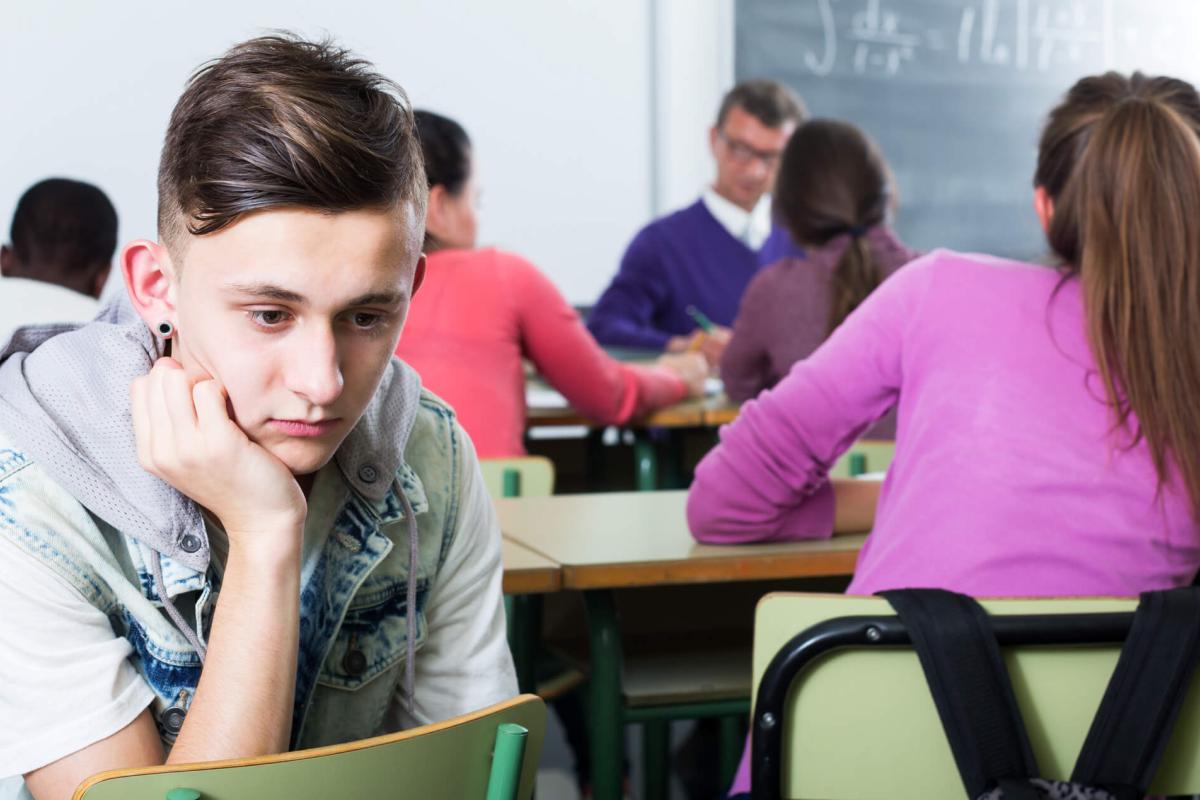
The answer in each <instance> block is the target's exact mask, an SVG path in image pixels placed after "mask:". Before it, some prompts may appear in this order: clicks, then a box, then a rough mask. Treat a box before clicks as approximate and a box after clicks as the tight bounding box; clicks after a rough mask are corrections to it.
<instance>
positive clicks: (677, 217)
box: [588, 80, 805, 365]
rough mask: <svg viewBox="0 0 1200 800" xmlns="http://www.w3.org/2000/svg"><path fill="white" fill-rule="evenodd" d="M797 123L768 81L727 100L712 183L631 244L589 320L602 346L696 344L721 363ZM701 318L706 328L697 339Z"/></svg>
mask: <svg viewBox="0 0 1200 800" xmlns="http://www.w3.org/2000/svg"><path fill="white" fill-rule="evenodd" d="M804 117H805V110H804V105H803V104H802V103H801V102H800V99H799V98H798V97H796V95H795V94H793V93H792V91H791V90H790V89H788V88H787V87H786V86H784V85H782V84H780V83H777V82H775V81H766V80H755V81H746V82H744V83H740V84H738V85H737V86H735V87H733V89H731V90H730V91H729V93H728V94H726V95H725V98H724V99H723V100H722V101H721V107H720V109H719V110H718V112H717V121H716V124H714V125H713V127H712V128H711V129H710V130H709V147H710V149H711V150H712V154H713V160H714V161H715V163H716V168H717V176H716V179H715V180H714V181H713V184H712V186H710V187H709V188H708V189H706V190H705V192H704V194H703V195H702V196H701V197H700V199H699V200H697V201H696V202H695V203H693V204H692V205H690V206H688V207H687V208H684V209H682V210H680V211H676V212H674V213H673V214H668V215H667V216H665V217H662V218H660V219H657V220H655V221H654V222H651V223H650V224H649V225H647V226H646V227H645V228H643V229H642V230H641V231H640V232H639V233H638V234H637V236H635V237H634V239H633V241H632V242H631V243H630V244H629V248H628V249H627V250H626V251H625V255H624V257H622V259H621V266H620V268H619V270H618V271H617V274H616V276H615V277H614V278H613V280H612V283H611V284H610V285H609V287H608V289H606V290H605V292H604V294H603V295H601V296H600V300H599V301H598V302H597V303H596V306H595V308H593V309H592V313H591V315H590V317H589V319H588V328H589V329H590V330H591V331H592V334H593V335H594V336H595V337H596V339H597V340H598V341H600V343H601V344H606V345H617V346H625V347H639V348H647V349H653V350H667V351H671V352H678V351H681V350H687V349H689V348H690V347H692V346H693V340H694V339H695V343H696V344H698V345H699V346H700V349H701V351H702V352H703V353H704V355H705V356H706V357H707V358H708V359H709V363H711V364H714V365H715V364H716V363H717V362H719V361H720V356H721V351H722V350H723V349H724V344H725V342H727V341H728V340H729V326H731V325H732V324H733V319H734V317H735V316H737V310H738V304H739V303H740V302H741V298H742V293H743V292H744V291H745V290H746V286H747V284H749V282H750V278H752V277H753V276H754V273H755V272H756V271H757V270H758V267H759V256H758V251H759V249H760V248H761V247H762V246H763V243H764V242H765V241H766V240H767V237H768V236H769V235H771V200H770V196H769V195H768V192H770V191H771V187H772V185H773V184H774V183H775V173H776V171H777V170H778V167H779V156H780V154H781V153H782V152H783V146H784V145H785V144H786V143H787V140H788V137H789V136H791V134H792V131H793V130H794V129H795V127H796V125H798V124H799V123H800V122H801V121H802V120H803V118H804ZM689 307H692V308H694V309H695V311H698V312H700V315H703V317H699V315H696V314H695V313H694V312H689ZM698 319H705V324H706V325H707V323H708V322H711V323H713V325H712V327H710V329H709V330H707V331H702V330H700V329H699V328H698V327H697V324H698Z"/></svg>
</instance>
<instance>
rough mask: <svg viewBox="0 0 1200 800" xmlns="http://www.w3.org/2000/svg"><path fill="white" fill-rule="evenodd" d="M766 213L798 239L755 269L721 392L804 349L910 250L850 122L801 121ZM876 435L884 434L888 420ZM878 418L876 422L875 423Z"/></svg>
mask: <svg viewBox="0 0 1200 800" xmlns="http://www.w3.org/2000/svg"><path fill="white" fill-rule="evenodd" d="M773 204H774V212H775V217H776V219H778V220H779V221H780V222H781V223H782V224H783V227H784V228H785V229H786V230H787V231H788V232H789V233H790V234H791V237H792V239H793V240H794V241H795V242H797V243H799V244H800V245H802V246H803V248H804V249H803V251H800V252H797V253H795V254H794V255H788V256H785V257H783V258H781V259H779V260H778V261H777V262H775V263H774V264H772V265H771V266H769V267H767V268H765V269H763V270H762V271H760V272H759V273H758V274H757V275H755V276H754V280H752V281H751V282H750V286H749V287H748V288H747V289H746V294H745V295H744V296H743V297H742V305H741V308H740V309H739V311H738V316H737V320H736V321H735V322H734V325H733V336H732V338H731V339H730V340H729V344H728V346H727V347H726V348H725V353H724V354H723V355H722V357H721V378H722V379H723V380H724V381H725V392H726V394H728V395H729V397H730V399H732V400H735V401H737V402H744V401H746V400H749V399H750V398H752V397H754V396H755V395H757V394H758V393H759V392H761V391H762V390H763V389H769V388H770V387H772V386H774V385H775V384H776V383H778V382H779V380H780V379H781V378H783V376H784V375H786V374H787V373H788V370H790V369H791V367H792V364H794V363H796V362H797V361H799V360H800V359H802V358H806V357H807V356H808V355H809V354H811V353H812V352H813V351H814V350H816V349H817V347H818V346H819V345H820V344H821V342H823V341H825V337H826V336H828V335H829V332H830V331H832V330H833V329H835V328H836V327H837V326H838V325H840V324H841V323H842V320H844V319H845V318H846V316H847V315H848V314H849V313H850V312H851V311H853V310H854V309H855V308H857V307H858V305H859V304H860V303H862V301H863V300H865V299H866V297H867V295H868V294H870V293H871V292H872V291H874V289H875V288H876V287H878V286H879V284H880V283H882V282H883V280H884V279H885V278H887V277H888V276H889V275H891V274H892V273H893V272H895V271H896V270H897V269H899V268H900V266H901V265H903V264H904V263H906V262H908V261H911V260H912V259H913V258H915V257H916V255H917V254H916V253H915V252H914V251H912V250H910V249H909V248H907V247H905V246H904V244H903V243H902V242H901V241H900V240H899V239H898V238H897V237H896V234H895V233H894V232H893V231H892V229H891V226H890V225H889V224H888V222H889V217H890V216H891V213H892V211H893V210H894V208H895V191H894V180H893V178H892V174H891V170H889V169H888V166H887V163H886V162H885V161H884V159H883V155H882V154H881V153H880V152H879V148H878V147H876V145H875V143H874V142H872V141H871V139H870V138H869V137H868V136H867V135H866V134H865V133H863V132H862V131H861V130H859V129H858V128H857V127H855V126H854V125H851V124H850V123H848V122H839V121H836V120H828V119H813V120H809V121H807V122H803V123H801V124H800V127H798V128H797V129H796V132H795V133H793V134H792V138H791V139H789V140H788V143H787V147H785V148H784V151H783V158H782V161H781V163H780V167H779V176H778V178H776V181H775V196H774V198H773ZM884 422H886V423H888V424H887V425H886V426H884V427H881V426H880V425H877V426H876V428H875V430H874V431H873V434H872V435H873V436H875V437H880V436H883V437H886V438H892V436H894V435H895V423H894V420H884ZM881 425H883V423H881Z"/></svg>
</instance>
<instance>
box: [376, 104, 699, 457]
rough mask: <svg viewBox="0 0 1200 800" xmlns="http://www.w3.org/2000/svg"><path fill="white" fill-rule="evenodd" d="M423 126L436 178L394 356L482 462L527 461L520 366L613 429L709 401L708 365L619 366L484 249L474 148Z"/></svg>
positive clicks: (533, 281) (570, 313)
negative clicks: (419, 281) (416, 294)
mask: <svg viewBox="0 0 1200 800" xmlns="http://www.w3.org/2000/svg"><path fill="white" fill-rule="evenodd" d="M416 118H417V128H418V130H419V132H420V137H421V147H422V149H423V151H424V154H425V171H426V175H427V176H428V179H429V210H428V214H427V218H426V225H425V252H426V253H427V254H428V264H427V268H426V271H425V283H424V284H423V285H422V288H421V297H420V299H419V300H417V301H416V302H415V303H414V304H413V307H412V309H411V310H410V312H409V316H408V322H407V324H406V327H405V331H404V338H403V339H401V340H400V346H399V348H398V349H397V351H396V354H397V355H399V356H400V357H401V358H402V359H404V361H405V363H407V364H409V365H410V366H412V367H413V368H414V369H416V370H417V372H418V373H419V374H420V375H421V379H422V380H423V381H424V382H425V385H426V386H428V387H429V388H430V389H432V390H433V391H435V392H437V394H438V395H439V396H440V397H442V398H444V399H445V400H446V401H447V402H448V403H450V405H451V406H453V407H454V409H455V411H456V412H457V414H458V416H459V418H460V419H461V420H462V424H463V427H464V428H466V430H467V432H468V433H469V434H470V435H471V439H472V440H473V441H474V442H475V447H476V448H477V449H478V452H479V455H480V456H481V457H484V458H495V457H505V456H515V455H521V454H522V453H524V452H525V447H524V444H523V436H524V433H525V373H524V369H523V367H522V363H521V360H522V358H527V359H529V360H530V361H531V362H533V364H534V366H536V367H537V369H538V371H539V372H540V373H541V374H542V375H543V376H544V377H545V378H546V380H547V381H548V382H549V383H550V385H552V386H553V387H554V388H556V389H558V390H559V391H560V392H562V394H563V395H564V396H565V397H566V398H567V400H568V401H569V402H570V403H571V405H572V406H574V407H575V408H576V409H577V410H579V411H580V412H582V413H583V414H585V415H587V416H588V417H591V418H592V419H595V420H596V421H597V422H601V423H604V424H609V425H613V424H620V423H623V422H626V421H627V420H629V419H631V418H633V417H638V416H641V415H643V414H646V413H648V412H650V411H653V410H655V409H657V408H661V407H662V406H666V405H670V404H672V403H677V402H679V401H680V400H682V399H684V398H685V397H687V396H688V394H689V393H690V394H693V395H697V394H701V393H703V391H704V379H705V376H706V374H707V367H706V365H705V362H704V359H703V358H702V357H700V356H699V355H698V354H695V353H678V354H668V355H664V356H662V357H660V358H659V360H658V363H657V365H654V366H631V365H628V364H622V363H620V362H618V361H616V360H615V359H613V358H611V357H609V356H608V355H606V354H605V353H604V351H603V350H601V349H600V347H599V345H597V344H596V342H595V340H594V339H593V338H592V337H591V335H590V334H589V333H588V332H587V329H586V328H585V327H584V326H583V323H582V322H580V320H579V315H578V314H576V313H575V310H574V309H573V308H571V306H570V304H569V303H567V301H566V299H565V298H563V296H562V294H561V293H560V292H559V291H558V289H557V288H555V286H554V284H553V283H551V282H550V279H549V278H547V277H546V276H545V275H543V274H542V273H541V272H540V271H539V270H538V268H537V267H535V266H534V265H533V264H531V263H529V262H528V261H526V260H525V259H523V258H521V257H520V256H517V255H514V254H512V253H507V252H504V251H502V250H496V249H494V248H490V247H485V248H480V247H477V246H476V210H475V205H476V194H477V192H478V187H477V185H476V183H475V181H474V177H473V172H474V166H475V165H474V158H473V155H472V150H471V142H470V139H469V138H468V137H467V133H466V131H464V130H463V128H462V126H460V125H459V124H458V123H457V122H455V121H454V120H452V119H448V118H447V117H443V116H441V115H439V114H434V113H432V112H429V111H417V112H416Z"/></svg>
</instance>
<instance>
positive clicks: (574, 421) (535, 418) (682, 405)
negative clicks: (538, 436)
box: [525, 387, 739, 428]
mask: <svg viewBox="0 0 1200 800" xmlns="http://www.w3.org/2000/svg"><path fill="white" fill-rule="evenodd" d="M526 397H527V402H526V413H525V420H526V424H527V425H528V426H529V427H531V428H535V427H543V428H548V427H564V426H570V427H589V428H594V427H596V423H595V422H594V421H593V420H591V419H588V418H587V417H585V416H583V415H582V414H580V413H579V412H578V411H576V410H575V409H573V408H571V407H570V406H568V405H567V404H566V402H565V401H561V402H560V401H556V400H555V399H554V397H553V395H552V394H549V393H548V392H546V390H545V389H544V388H543V387H534V388H532V389H531V390H530V391H529V392H527V393H526ZM738 409H739V406H738V405H737V404H736V403H734V402H732V401H731V400H730V399H729V398H728V397H726V396H725V393H724V392H721V393H719V394H716V395H712V396H709V397H703V398H691V399H688V400H683V401H681V402H679V403H676V404H675V405H672V406H667V407H666V408H661V409H659V410H658V411H655V412H653V413H652V414H649V415H647V416H645V417H642V418H640V419H638V420H635V421H633V422H631V423H629V424H628V425H627V427H631V428H715V427H718V426H720V425H725V424H727V423H729V422H733V420H734V419H735V418H736V417H737V415H738Z"/></svg>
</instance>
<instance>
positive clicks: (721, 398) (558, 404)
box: [525, 376, 740, 491]
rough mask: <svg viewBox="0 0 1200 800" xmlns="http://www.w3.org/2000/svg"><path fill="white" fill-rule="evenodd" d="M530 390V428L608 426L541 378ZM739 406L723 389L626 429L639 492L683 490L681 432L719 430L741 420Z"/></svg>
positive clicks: (534, 379) (527, 419) (529, 383)
mask: <svg viewBox="0 0 1200 800" xmlns="http://www.w3.org/2000/svg"><path fill="white" fill-rule="evenodd" d="M717 383H719V381H718V382H717ZM525 388H526V391H525V407H526V412H525V422H526V427H528V428H555V427H585V428H590V429H592V430H595V429H597V428H599V427H603V426H600V425H598V424H597V423H596V422H595V421H593V420H591V419H588V418H587V417H585V416H583V415H582V414H580V413H579V412H578V411H576V410H575V409H574V408H571V407H570V406H569V405H568V404H567V401H566V400H565V399H564V398H563V396H562V395H561V394H559V393H558V392H556V391H554V390H553V389H551V388H550V387H549V386H547V385H546V384H545V383H543V382H542V381H541V380H540V379H539V378H537V377H536V376H530V377H529V378H528V379H527V380H526V387H525ZM739 408H740V407H739V406H738V405H737V404H736V403H733V402H731V401H730V400H729V398H728V397H726V396H725V393H724V391H719V392H717V393H715V394H711V395H709V396H707V397H699V398H690V399H687V400H683V401H681V402H679V403H676V404H674V405H672V406H668V407H666V408H662V409H659V410H658V411H655V412H653V413H651V414H649V415H647V416H645V417H642V418H640V419H636V420H631V421H630V422H627V423H625V424H624V425H622V426H621V427H622V428H624V429H626V430H630V431H632V432H633V434H634V437H633V458H634V465H635V473H636V476H637V487H638V489H640V490H642V491H654V490H658V489H673V488H679V487H680V486H682V485H683V480H682V478H681V476H680V474H679V473H680V462H681V459H682V440H681V434H682V432H683V431H684V430H685V429H688V428H693V429H694V428H717V427H720V426H721V425H725V424H727V423H730V422H732V421H733V420H734V419H735V418H736V417H737V415H738V411H739ZM651 429H660V430H661V431H662V435H660V436H658V437H654V436H651V435H650V434H649V431H650V430H651ZM664 467H665V469H664ZM664 472H665V473H666V475H665V479H664V474H663V473H664Z"/></svg>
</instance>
